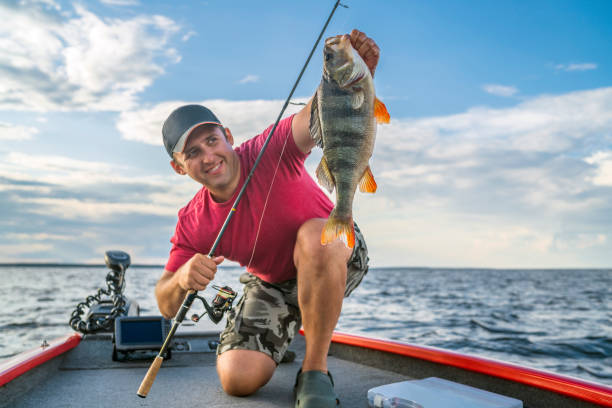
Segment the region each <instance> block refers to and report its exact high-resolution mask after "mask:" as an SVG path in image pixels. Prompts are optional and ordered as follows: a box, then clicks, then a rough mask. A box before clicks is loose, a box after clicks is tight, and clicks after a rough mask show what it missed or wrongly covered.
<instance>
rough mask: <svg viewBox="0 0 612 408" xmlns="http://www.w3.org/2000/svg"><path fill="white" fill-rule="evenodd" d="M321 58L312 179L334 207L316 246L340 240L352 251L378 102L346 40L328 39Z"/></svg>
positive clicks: (369, 186) (371, 187)
mask: <svg viewBox="0 0 612 408" xmlns="http://www.w3.org/2000/svg"><path fill="white" fill-rule="evenodd" d="M324 59H325V64H324V71H323V78H322V80H321V84H320V85H319V87H318V89H317V92H316V94H315V97H314V98H313V101H312V110H311V116H310V132H311V135H312V136H313V138H314V139H315V141H316V142H317V143H318V144H319V145H320V146H321V147H322V148H323V158H322V159H321V163H320V164H319V167H318V168H317V179H318V181H319V183H320V184H321V185H322V186H323V187H325V188H327V190H328V191H329V192H330V193H331V192H332V191H333V190H334V189H335V190H336V205H335V207H334V209H333V210H332V212H331V214H330V216H329V219H328V221H327V224H326V226H325V228H324V229H323V232H322V234H321V243H322V244H324V245H325V244H327V243H329V242H331V241H333V240H335V239H336V238H341V239H342V240H343V241H345V243H346V244H347V246H349V247H353V246H354V242H355V235H354V229H353V198H354V196H355V191H356V189H357V186H360V190H361V191H363V192H375V191H376V182H375V181H374V178H373V176H372V173H371V171H370V167H369V163H368V161H369V159H370V157H371V155H372V152H373V150H374V140H375V136H376V122H377V119H376V115H375V110H376V108H377V105H378V110H379V111H380V110H381V108H380V105H382V103H381V102H380V101H378V100H377V99H376V97H375V94H374V84H373V81H372V76H371V74H370V71H369V69H368V67H367V66H366V64H365V62H364V61H363V59H362V58H361V57H360V56H359V54H358V53H357V52H356V51H355V50H354V49H353V47H352V46H351V43H350V38H349V37H348V36H346V35H345V36H336V37H331V38H328V39H327V40H326V42H325V49H324ZM382 108H383V109H384V105H382ZM384 113H385V114H386V109H384ZM386 115H387V116H386V120H387V122H388V114H386ZM379 116H380V115H379ZM383 116H384V115H383ZM383 120H384V119H383Z"/></svg>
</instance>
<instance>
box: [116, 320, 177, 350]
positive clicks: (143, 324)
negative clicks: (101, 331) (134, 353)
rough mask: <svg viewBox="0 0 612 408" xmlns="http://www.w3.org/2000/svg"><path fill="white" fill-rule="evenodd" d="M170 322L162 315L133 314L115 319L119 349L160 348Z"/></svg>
mask: <svg viewBox="0 0 612 408" xmlns="http://www.w3.org/2000/svg"><path fill="white" fill-rule="evenodd" d="M169 326H170V322H169V321H168V320H166V319H164V318H163V317H162V316H133V317H125V316H124V317H118V318H116V319H115V346H116V348H117V350H121V351H129V350H147V349H160V348H161V347H162V345H163V343H164V340H165V338H166V335H167V334H168V330H169Z"/></svg>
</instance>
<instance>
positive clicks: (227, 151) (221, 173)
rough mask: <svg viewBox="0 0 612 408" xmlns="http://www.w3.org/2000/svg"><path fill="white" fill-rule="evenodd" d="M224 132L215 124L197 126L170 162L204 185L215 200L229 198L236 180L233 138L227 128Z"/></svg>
mask: <svg viewBox="0 0 612 408" xmlns="http://www.w3.org/2000/svg"><path fill="white" fill-rule="evenodd" d="M226 135H227V138H226V136H225V135H224V134H223V131H222V130H221V127H219V126H216V125H203V126H200V127H198V128H196V129H195V130H194V131H193V132H192V133H191V135H189V138H188V139H187V143H186V144H185V148H184V149H183V152H182V153H175V154H174V158H175V159H176V161H172V162H170V164H171V165H172V167H173V168H174V170H175V171H176V172H177V173H179V174H187V175H188V176H189V177H191V178H192V179H194V180H195V181H197V182H198V183H200V184H202V185H204V187H206V188H207V189H208V190H209V191H210V192H211V194H212V195H213V197H214V198H215V199H216V200H219V201H226V200H229V199H230V198H231V197H232V195H233V193H234V191H235V189H236V187H237V185H238V182H239V180H240V160H239V159H238V155H237V154H236V152H235V151H234V149H233V148H232V145H233V144H234V138H233V136H232V134H231V132H230V131H229V129H226Z"/></svg>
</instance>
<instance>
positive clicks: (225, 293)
mask: <svg viewBox="0 0 612 408" xmlns="http://www.w3.org/2000/svg"><path fill="white" fill-rule="evenodd" d="M211 287H212V288H213V289H215V290H217V291H218V292H217V295H216V296H215V298H214V299H213V301H212V306H211V305H209V304H208V302H207V301H206V299H204V298H203V297H202V296H196V299H199V300H201V301H202V304H203V305H204V309H206V310H205V311H204V313H202V314H201V315H198V314H197V313H195V314H193V315H192V316H191V320H193V321H194V322H198V321H200V319H201V318H202V317H203V316H204V315H205V314H208V317H209V318H210V320H212V321H213V323H215V324H217V323H219V322H220V321H221V319H223V314H224V313H225V312H227V311H229V310H231V309H232V303H233V302H234V299H235V298H236V295H237V294H238V293H236V292H234V290H233V289H232V288H230V287H229V286H223V287H220V286H217V285H211Z"/></svg>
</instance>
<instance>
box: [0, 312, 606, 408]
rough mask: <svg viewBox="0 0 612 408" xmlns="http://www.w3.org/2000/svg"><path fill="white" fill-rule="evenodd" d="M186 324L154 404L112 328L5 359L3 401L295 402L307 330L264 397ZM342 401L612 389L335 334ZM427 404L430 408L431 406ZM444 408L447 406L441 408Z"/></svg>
mask: <svg viewBox="0 0 612 408" xmlns="http://www.w3.org/2000/svg"><path fill="white" fill-rule="evenodd" d="M210 326H211V324H207V322H205V321H202V322H199V323H198V324H190V325H187V326H181V329H180V330H178V331H177V333H176V335H175V346H174V348H173V352H172V357H171V358H170V359H169V360H167V361H164V364H163V366H162V368H161V369H160V371H159V373H158V375H157V378H156V380H155V383H154V384H153V386H152V388H151V391H150V392H149V395H148V396H147V398H146V399H145V400H143V399H142V398H139V397H138V396H137V395H136V391H137V390H138V387H139V385H140V382H141V381H142V379H143V377H144V376H145V374H146V372H147V369H148V368H149V364H150V362H151V360H150V359H148V360H142V361H139V360H131V361H113V359H112V354H113V341H112V334H108V333H103V334H88V335H82V334H80V333H72V334H68V335H66V336H64V337H61V338H58V339H55V340H53V341H50V342H48V344H44V345H42V346H41V347H39V348H36V349H33V350H29V351H26V352H23V353H21V354H19V355H17V356H15V357H13V358H11V359H9V360H7V361H5V362H4V363H2V364H1V365H0V407H14V408H19V407H23V408H26V407H42V406H44V407H82V406H88V407H142V406H147V407H170V406H180V407H195V406H198V407H202V406H204V407H236V408H249V407H291V406H293V405H292V403H293V394H292V390H293V385H294V384H293V382H294V380H295V375H296V372H297V371H298V369H299V367H300V361H301V358H302V357H303V355H304V349H305V343H304V338H303V336H300V335H298V336H296V338H295V339H294V342H293V343H292V344H291V347H290V350H292V351H294V352H295V353H296V358H295V360H294V361H293V362H288V363H282V364H280V365H279V367H278V369H277V370H276V373H275V374H274V376H273V378H272V379H271V380H270V382H269V383H268V384H267V385H265V386H264V387H263V388H261V389H260V390H259V391H258V392H256V393H255V394H253V395H251V396H249V397H244V398H238V397H232V396H228V395H226V394H225V393H224V392H223V389H222V388H221V385H220V383H219V380H218V378H217V373H216V370H215V357H216V356H215V353H214V349H215V344H216V341H217V339H218V334H219V330H218V326H212V327H210ZM329 369H330V371H331V372H332V374H333V375H334V378H335V382H336V392H337V393H338V395H339V397H340V400H341V401H342V406H343V407H365V406H368V402H367V393H368V390H370V389H372V388H374V387H377V386H381V385H384V384H390V383H396V382H402V381H409V380H415V379H423V378H428V377H437V378H442V379H445V380H449V381H452V382H455V383H459V384H464V385H468V386H470V387H475V388H477V389H479V390H485V391H489V392H493V393H496V394H501V395H505V396H509V397H512V398H515V399H518V400H520V401H522V402H523V406H524V407H528V408H565V407H567V408H580V407H599V406H603V407H612V387H608V386H606V385H603V384H597V383H593V382H588V381H584V380H580V379H576V378H571V377H566V376H562V375H558V374H554V373H550V372H546V371H541V370H537V369H533V368H528V367H522V366H518V365H515V364H509V363H505V362H500V361H495V360H490V359H485V358H482V357H476V356H470V355H466V354H460V353H456V352H453V351H448V350H443V349H438V348H433V347H424V346H418V345H413V344H406V343H401V342H396V341H389V340H382V339H374V338H368V337H363V336H356V335H352V334H346V333H334V336H333V338H332V344H331V347H330V355H329ZM424 408H430V407H429V406H424ZM440 408H443V406H440Z"/></svg>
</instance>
